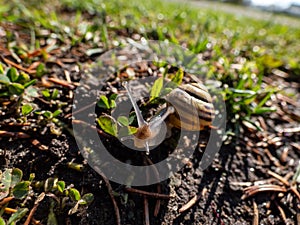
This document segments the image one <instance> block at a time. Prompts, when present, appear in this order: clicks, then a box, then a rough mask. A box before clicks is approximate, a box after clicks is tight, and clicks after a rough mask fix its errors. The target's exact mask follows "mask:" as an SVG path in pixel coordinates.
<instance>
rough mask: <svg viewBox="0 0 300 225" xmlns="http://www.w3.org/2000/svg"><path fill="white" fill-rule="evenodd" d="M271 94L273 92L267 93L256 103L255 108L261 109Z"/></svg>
mask: <svg viewBox="0 0 300 225" xmlns="http://www.w3.org/2000/svg"><path fill="white" fill-rule="evenodd" d="M272 94H273V92H272V91H271V92H268V94H267V95H266V96H265V97H264V98H263V99H262V100H261V101H260V102H259V103H258V105H257V108H260V107H262V106H263V105H264V104H265V103H266V102H267V101H268V100H269V99H270V97H271V95H272Z"/></svg>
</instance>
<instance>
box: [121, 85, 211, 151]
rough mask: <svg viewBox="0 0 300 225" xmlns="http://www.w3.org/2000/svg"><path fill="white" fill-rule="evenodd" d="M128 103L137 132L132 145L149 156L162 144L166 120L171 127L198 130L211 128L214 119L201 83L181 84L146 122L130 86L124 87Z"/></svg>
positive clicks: (209, 102)
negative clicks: (160, 108) (136, 124)
mask: <svg viewBox="0 0 300 225" xmlns="http://www.w3.org/2000/svg"><path fill="white" fill-rule="evenodd" d="M124 86H125V88H126V90H127V94H128V96H129V98H130V101H131V103H132V105H133V108H134V111H135V113H136V116H137V121H138V129H137V132H136V133H135V134H134V135H133V140H134V145H135V147H137V148H145V149H146V153H147V154H149V147H150V146H156V145H158V144H159V143H161V142H162V140H163V139H162V138H164V137H165V136H164V135H162V134H161V133H162V131H163V129H162V128H163V127H164V125H165V121H166V122H167V124H168V125H169V126H171V127H176V128H179V129H183V130H187V131H200V130H203V129H204V128H205V127H206V126H210V125H211V123H212V120H213V118H214V106H213V104H212V98H211V96H210V94H209V92H208V90H207V88H206V87H205V86H204V85H202V84H200V83H188V84H183V85H180V86H179V87H177V88H175V89H173V90H172V91H171V92H170V93H169V94H167V95H166V96H165V100H166V101H167V102H168V104H167V106H166V108H165V109H164V110H162V111H161V112H160V113H158V114H157V115H155V116H154V117H153V118H151V120H150V121H149V123H148V122H146V121H145V120H144V118H143V117H142V114H141V111H140V109H139V108H138V106H137V104H136V102H135V101H134V99H133V95H132V93H131V91H130V88H129V85H128V83H127V82H126V83H125V84H124Z"/></svg>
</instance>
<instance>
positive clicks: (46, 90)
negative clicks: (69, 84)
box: [42, 89, 51, 98]
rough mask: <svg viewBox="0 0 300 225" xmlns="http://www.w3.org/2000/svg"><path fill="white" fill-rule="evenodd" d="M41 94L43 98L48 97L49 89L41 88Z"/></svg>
mask: <svg viewBox="0 0 300 225" xmlns="http://www.w3.org/2000/svg"><path fill="white" fill-rule="evenodd" d="M42 95H43V96H44V97H45V98H50V96H51V95H50V91H49V89H45V90H42Z"/></svg>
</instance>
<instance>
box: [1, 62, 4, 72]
mask: <svg viewBox="0 0 300 225" xmlns="http://www.w3.org/2000/svg"><path fill="white" fill-rule="evenodd" d="M0 74H4V69H3V66H2V63H0Z"/></svg>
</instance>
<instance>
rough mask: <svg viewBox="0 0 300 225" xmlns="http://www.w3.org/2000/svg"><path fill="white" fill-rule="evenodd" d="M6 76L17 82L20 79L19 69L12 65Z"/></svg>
mask: <svg viewBox="0 0 300 225" xmlns="http://www.w3.org/2000/svg"><path fill="white" fill-rule="evenodd" d="M6 76H7V77H8V78H9V79H10V81H11V82H15V81H16V80H17V79H18V77H19V74H18V71H17V69H16V68H14V67H12V68H9V70H8V71H7V73H6Z"/></svg>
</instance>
